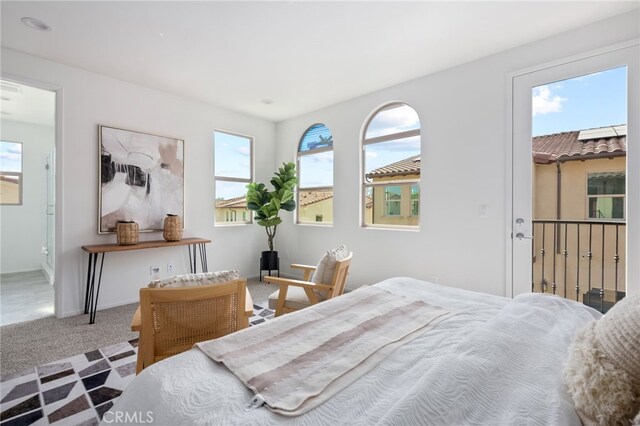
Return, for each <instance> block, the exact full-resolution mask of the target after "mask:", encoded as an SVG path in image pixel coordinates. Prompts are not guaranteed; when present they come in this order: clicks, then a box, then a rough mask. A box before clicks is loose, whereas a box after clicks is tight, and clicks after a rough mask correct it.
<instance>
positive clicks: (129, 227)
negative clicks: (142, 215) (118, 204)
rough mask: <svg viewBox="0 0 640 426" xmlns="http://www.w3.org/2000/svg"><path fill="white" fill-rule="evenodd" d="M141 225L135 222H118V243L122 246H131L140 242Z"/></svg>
mask: <svg viewBox="0 0 640 426" xmlns="http://www.w3.org/2000/svg"><path fill="white" fill-rule="evenodd" d="M139 231H140V227H139V226H138V224H137V223H135V222H120V221H119V222H118V224H117V225H116V234H117V235H118V244H120V245H121V246H130V245H133V244H138V234H139Z"/></svg>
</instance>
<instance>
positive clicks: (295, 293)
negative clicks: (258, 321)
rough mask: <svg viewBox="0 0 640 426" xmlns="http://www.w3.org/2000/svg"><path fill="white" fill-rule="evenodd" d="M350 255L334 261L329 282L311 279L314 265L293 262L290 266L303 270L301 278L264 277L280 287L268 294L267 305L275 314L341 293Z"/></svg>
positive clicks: (290, 310)
mask: <svg viewBox="0 0 640 426" xmlns="http://www.w3.org/2000/svg"><path fill="white" fill-rule="evenodd" d="M352 257H353V253H349V255H348V256H347V257H346V258H344V259H342V260H338V261H336V262H335V263H336V264H335V271H334V273H333V276H332V278H331V282H327V283H314V282H312V281H311V277H312V274H313V273H314V271H315V270H316V269H317V267H316V266H309V265H299V264H293V265H291V267H292V268H294V269H301V270H303V271H304V277H303V279H302V280H294V279H290V278H280V277H272V276H266V277H264V280H265V281H266V282H268V283H273V284H279V285H280V289H279V290H278V291H276V292H275V293H273V294H272V295H271V296H269V307H270V308H272V309H273V308H275V310H276V315H275V316H280V315H282V314H285V313H287V312H292V311H297V310H299V309H303V308H306V307H307V306H311V305H315V304H316V303H319V302H322V301H323V300H327V299H331V298H334V297H336V296H340V295H342V293H344V287H345V283H346V282H347V276H348V275H349V266H351V258H352ZM273 305H275V306H273Z"/></svg>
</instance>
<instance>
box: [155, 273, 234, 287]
mask: <svg viewBox="0 0 640 426" xmlns="http://www.w3.org/2000/svg"><path fill="white" fill-rule="evenodd" d="M237 279H240V272H239V271H237V270H231V271H217V272H204V273H199V274H185V275H174V276H173V277H170V278H165V279H164V280H154V281H151V282H150V283H149V285H148V286H147V287H149V288H174V287H195V286H200V285H211V284H222V283H226V282H229V281H233V280H237Z"/></svg>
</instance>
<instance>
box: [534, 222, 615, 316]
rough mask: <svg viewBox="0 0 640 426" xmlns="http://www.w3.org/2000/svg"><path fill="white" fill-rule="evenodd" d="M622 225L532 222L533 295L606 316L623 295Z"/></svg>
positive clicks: (611, 223) (610, 223)
mask: <svg viewBox="0 0 640 426" xmlns="http://www.w3.org/2000/svg"><path fill="white" fill-rule="evenodd" d="M625 243H626V224H625V223H624V222H621V221H602V220H597V221H595V220H594V221H584V220H534V221H533V240H532V253H533V268H532V276H531V290H532V291H533V292H538V293H552V294H556V295H559V296H563V297H566V298H568V299H573V300H577V301H582V302H583V303H584V304H585V305H588V306H590V307H592V308H595V309H597V310H599V311H600V312H602V313H605V312H607V311H608V310H609V309H610V308H611V307H612V306H613V305H614V304H615V303H616V302H617V301H619V300H620V299H622V298H623V297H624V296H625V282H626V280H625V261H626V260H625V259H626V253H625V247H626V244H625Z"/></svg>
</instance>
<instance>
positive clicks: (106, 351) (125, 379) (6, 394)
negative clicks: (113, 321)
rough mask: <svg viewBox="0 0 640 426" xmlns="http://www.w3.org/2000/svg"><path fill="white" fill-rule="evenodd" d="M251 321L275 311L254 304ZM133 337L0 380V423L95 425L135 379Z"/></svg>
mask: <svg viewBox="0 0 640 426" xmlns="http://www.w3.org/2000/svg"><path fill="white" fill-rule="evenodd" d="M253 314H254V316H253V317H251V318H250V320H249V324H250V325H256V324H260V323H262V322H264V321H266V320H269V319H271V318H273V315H274V312H273V311H271V310H270V309H265V308H263V307H262V306H259V305H253ZM137 353H138V339H133V340H130V341H128V342H122V343H118V344H115V345H111V346H107V347H106V348H100V349H96V350H93V351H91V352H87V353H83V354H80V355H76V356H72V357H69V358H64V359H61V360H59V361H55V362H52V363H49V364H46V365H42V366H40V367H35V368H30V369H27V370H24V371H21V372H19V373H14V374H9V375H5V376H2V378H0V426H17V425H38V426H39V425H48V424H54V425H65V426H66V425H69V426H71V425H77V426H80V425H82V426H94V425H97V424H98V423H99V422H100V420H101V419H102V416H103V414H104V413H105V412H107V411H108V410H109V409H110V408H111V407H112V406H113V404H114V402H115V401H117V399H118V398H119V397H120V395H121V394H122V392H123V391H124V390H125V388H126V387H127V386H128V385H129V383H131V381H132V380H133V379H134V378H135V377H136V357H137Z"/></svg>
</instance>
